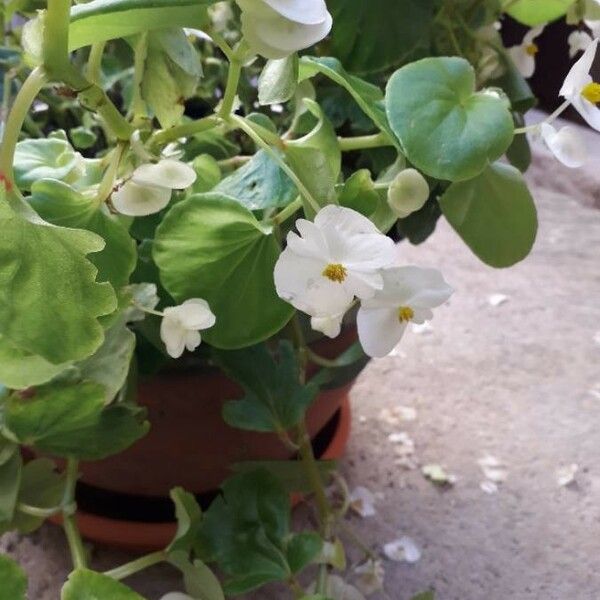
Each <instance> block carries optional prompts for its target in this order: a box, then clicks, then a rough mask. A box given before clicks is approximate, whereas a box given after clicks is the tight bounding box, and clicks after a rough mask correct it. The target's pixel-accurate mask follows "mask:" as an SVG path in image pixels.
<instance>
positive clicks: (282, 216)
mask: <svg viewBox="0 0 600 600" xmlns="http://www.w3.org/2000/svg"><path fill="white" fill-rule="evenodd" d="M301 208H302V198H296V200H294V201H293V202H291V203H290V204H288V205H287V206H286V207H285V208H282V209H281V211H279V212H278V213H277V214H276V215H275V216H274V217H273V218H272V219H271V222H272V223H273V225H281V223H284V222H285V221H287V220H288V219H289V218H290V217H292V216H293V215H295V214H296V213H297V212H298V211H299V210H300V209H301Z"/></svg>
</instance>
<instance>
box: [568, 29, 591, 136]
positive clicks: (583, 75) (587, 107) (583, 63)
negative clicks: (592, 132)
mask: <svg viewBox="0 0 600 600" xmlns="http://www.w3.org/2000/svg"><path fill="white" fill-rule="evenodd" d="M597 50H598V39H595V40H594V41H593V42H592V43H591V44H590V45H589V46H588V47H587V49H586V51H585V52H584V53H583V56H582V57H581V58H580V59H579V60H578V61H577V62H576V63H575V64H574V65H573V67H572V68H571V70H570V71H569V74H568V75H567V77H566V79H565V82H564V83H563V86H562V88H561V89H560V92H559V94H560V95H561V96H562V97H563V98H565V99H566V100H567V101H569V102H570V103H571V104H572V105H573V107H574V108H575V110H577V112H578V113H579V114H580V115H581V116H582V117H583V118H584V119H585V121H586V122H587V123H588V124H589V125H590V126H591V127H593V128H594V129H596V130H597V131H600V107H599V106H598V104H600V83H598V82H596V81H594V80H593V79H592V76H591V75H590V69H591V68H592V65H593V64H594V59H595V57H596V51H597Z"/></svg>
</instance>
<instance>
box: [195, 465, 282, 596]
mask: <svg viewBox="0 0 600 600" xmlns="http://www.w3.org/2000/svg"><path fill="white" fill-rule="evenodd" d="M222 490H223V495H222V496H218V497H217V498H216V499H215V500H214V502H213V503H212V504H211V506H210V508H209V509H208V511H207V512H206V513H205V516H204V520H203V526H202V540H203V545H204V548H205V551H206V552H207V553H208V555H209V556H211V558H212V559H213V560H216V562H217V564H218V565H219V567H220V569H221V570H222V571H223V572H224V573H225V574H226V575H227V576H229V578H230V579H229V581H228V582H227V583H226V585H225V591H226V593H228V594H231V595H235V594H242V593H245V592H249V591H251V590H253V589H255V588H258V587H260V586H262V585H264V584H265V583H268V582H271V581H282V580H286V579H287V578H288V577H289V576H290V574H291V569H290V566H289V565H288V562H287V558H286V554H285V539H286V538H287V536H288V534H289V527H290V499H289V495H288V494H287V493H286V492H285V490H284V489H283V488H282V487H281V486H280V484H279V482H278V481H277V479H275V478H274V477H273V476H272V475H270V474H269V473H267V472H266V471H254V472H252V473H244V474H241V475H235V476H233V477H231V478H230V479H228V480H227V481H226V482H225V483H224V484H223V487H222Z"/></svg>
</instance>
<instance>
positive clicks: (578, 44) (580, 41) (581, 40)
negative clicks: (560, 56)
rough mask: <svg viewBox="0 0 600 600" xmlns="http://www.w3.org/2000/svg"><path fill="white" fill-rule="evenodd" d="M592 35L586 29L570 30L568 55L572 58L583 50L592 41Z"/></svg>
mask: <svg viewBox="0 0 600 600" xmlns="http://www.w3.org/2000/svg"><path fill="white" fill-rule="evenodd" d="M593 41H594V40H593V39H592V36H591V35H590V34H589V33H587V31H578V30H575V31H572V32H571V34H570V35H569V39H568V42H569V56H570V57H571V58H573V57H574V56H575V55H576V54H579V52H585V50H587V48H588V46H589V45H590V44H591V43H592V42H593Z"/></svg>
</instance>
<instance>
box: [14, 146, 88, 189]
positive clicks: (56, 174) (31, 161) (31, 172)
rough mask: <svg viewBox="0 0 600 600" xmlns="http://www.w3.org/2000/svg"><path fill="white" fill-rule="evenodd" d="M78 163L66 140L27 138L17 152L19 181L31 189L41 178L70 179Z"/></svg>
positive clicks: (20, 185)
mask: <svg viewBox="0 0 600 600" xmlns="http://www.w3.org/2000/svg"><path fill="white" fill-rule="evenodd" d="M79 158H80V157H79ZM78 164H79V160H78V155H77V153H76V152H75V151H74V150H73V148H72V147H71V144H69V142H68V141H67V140H66V139H61V138H56V137H54V138H47V139H29V140H23V141H22V142H19V143H18V144H17V149H16V151H15V162H14V170H15V183H16V184H17V186H18V187H19V188H20V189H21V190H30V189H31V186H32V185H33V184H34V183H35V182H36V181H39V180H40V179H60V180H62V179H66V178H67V177H68V176H69V175H70V174H71V173H72V172H73V171H74V170H75V169H76V168H77V167H78Z"/></svg>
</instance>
